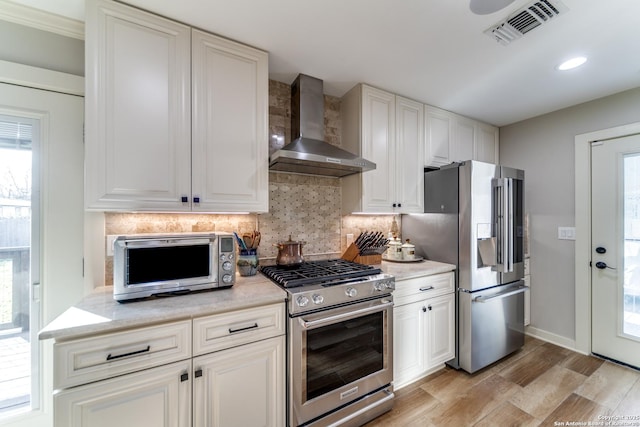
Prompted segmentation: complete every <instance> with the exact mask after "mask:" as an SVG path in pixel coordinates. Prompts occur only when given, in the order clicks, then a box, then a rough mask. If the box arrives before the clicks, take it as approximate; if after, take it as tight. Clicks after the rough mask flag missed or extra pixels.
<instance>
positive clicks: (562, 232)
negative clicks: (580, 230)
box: [558, 227, 576, 240]
mask: <svg viewBox="0 0 640 427" xmlns="http://www.w3.org/2000/svg"><path fill="white" fill-rule="evenodd" d="M558 240H576V228H575V227H558Z"/></svg>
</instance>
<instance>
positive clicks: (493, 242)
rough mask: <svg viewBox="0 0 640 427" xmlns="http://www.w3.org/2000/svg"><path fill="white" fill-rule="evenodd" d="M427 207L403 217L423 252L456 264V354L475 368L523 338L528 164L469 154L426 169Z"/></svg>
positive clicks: (460, 364)
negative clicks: (462, 159)
mask: <svg viewBox="0 0 640 427" xmlns="http://www.w3.org/2000/svg"><path fill="white" fill-rule="evenodd" d="M424 203H425V213H424V214H416V215H403V216H402V234H403V236H404V237H407V238H410V239H411V242H412V243H414V244H415V246H416V248H415V251H416V254H417V255H420V256H423V257H425V258H428V259H431V260H435V261H442V262H448V263H451V264H455V265H456V266H457V270H456V282H457V286H456V289H457V293H456V312H457V322H456V323H457V333H456V343H457V345H456V358H455V359H454V360H452V361H450V362H448V364H449V365H451V366H453V367H455V368H462V369H464V370H465V371H467V372H470V373H472V372H475V371H477V370H479V369H481V368H483V367H485V366H487V365H489V364H491V363H493V362H495V361H497V360H499V359H501V358H502V357H504V356H506V355H508V354H510V353H512V352H513V351H515V350H517V349H519V348H520V347H522V346H523V345H524V292H525V290H526V287H525V285H524V281H523V280H522V279H523V278H524V244H523V241H524V171H522V170H518V169H513V168H508V167H504V166H498V165H493V164H489V163H482V162H477V161H465V162H461V163H453V164H451V165H448V166H445V167H442V168H440V169H437V170H427V171H425V174H424Z"/></svg>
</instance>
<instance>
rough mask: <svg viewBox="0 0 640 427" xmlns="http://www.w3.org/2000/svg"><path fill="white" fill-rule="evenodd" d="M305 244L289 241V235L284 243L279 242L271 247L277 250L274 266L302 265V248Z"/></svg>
mask: <svg viewBox="0 0 640 427" xmlns="http://www.w3.org/2000/svg"><path fill="white" fill-rule="evenodd" d="M306 244H307V242H294V241H293V240H291V235H289V240H287V241H286V242H280V243H277V244H275V245H273V246H275V247H276V248H278V256H277V258H276V264H277V265H282V266H287V267H295V266H298V265H300V264H302V263H303V262H304V257H303V256H302V246H304V245H306Z"/></svg>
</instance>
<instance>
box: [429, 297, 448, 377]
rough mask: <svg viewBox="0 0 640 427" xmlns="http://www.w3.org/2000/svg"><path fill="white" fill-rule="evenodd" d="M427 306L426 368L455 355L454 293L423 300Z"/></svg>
mask: <svg viewBox="0 0 640 427" xmlns="http://www.w3.org/2000/svg"><path fill="white" fill-rule="evenodd" d="M425 304H426V308H427V311H426V313H427V334H426V336H427V362H426V363H427V369H430V368H433V367H435V366H437V365H439V364H442V363H444V362H446V361H447V360H450V359H453V357H454V356H455V344H454V339H455V331H454V322H455V320H454V312H455V303H454V294H449V295H445V296H442V297H438V298H432V299H429V300H426V301H425Z"/></svg>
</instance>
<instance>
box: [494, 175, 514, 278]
mask: <svg viewBox="0 0 640 427" xmlns="http://www.w3.org/2000/svg"><path fill="white" fill-rule="evenodd" d="M494 186H495V192H494V197H495V198H496V204H495V206H496V208H495V215H496V220H495V223H496V237H497V240H498V242H497V245H496V252H497V254H496V259H497V260H498V265H497V270H498V271H500V272H502V273H510V272H512V271H513V221H514V219H513V213H514V212H513V180H512V179H511V178H498V179H496V180H494Z"/></svg>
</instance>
